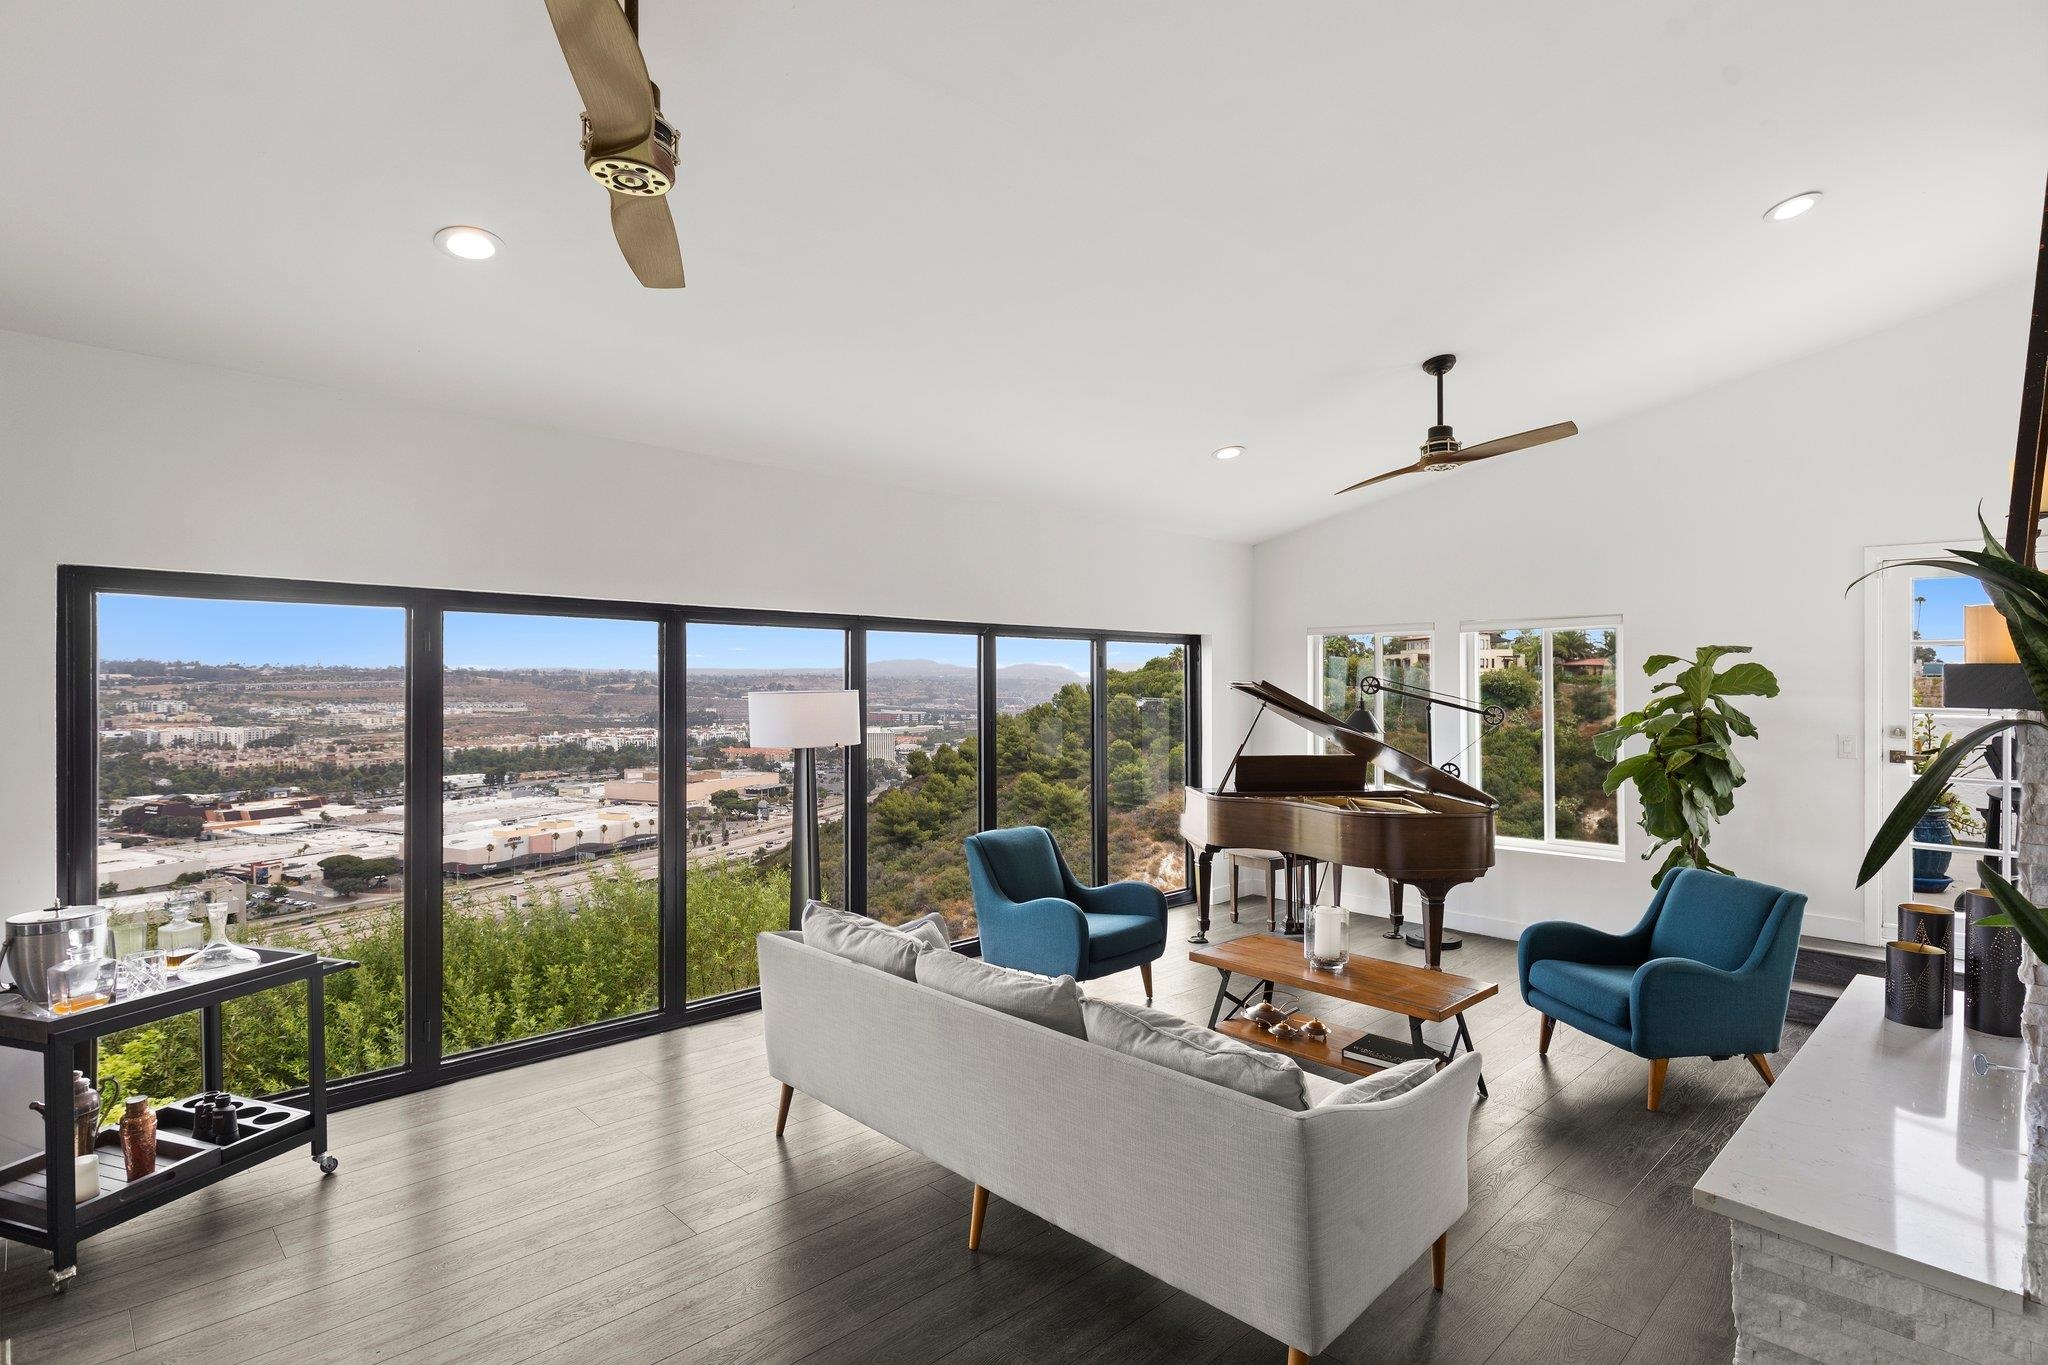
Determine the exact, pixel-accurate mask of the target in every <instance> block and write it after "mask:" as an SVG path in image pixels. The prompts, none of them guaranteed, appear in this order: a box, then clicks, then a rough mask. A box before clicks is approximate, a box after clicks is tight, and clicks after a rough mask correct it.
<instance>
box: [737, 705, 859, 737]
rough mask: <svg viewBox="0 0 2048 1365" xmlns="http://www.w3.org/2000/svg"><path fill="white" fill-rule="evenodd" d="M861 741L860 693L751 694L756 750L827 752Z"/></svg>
mask: <svg viewBox="0 0 2048 1365" xmlns="http://www.w3.org/2000/svg"><path fill="white" fill-rule="evenodd" d="M861 738H862V735H861V726H860V693H858V692H853V691H845V692H749V693H747V742H748V743H750V744H752V745H754V746H755V747H756V748H760V749H823V748H828V747H830V746H832V745H835V744H858V743H860V742H861Z"/></svg>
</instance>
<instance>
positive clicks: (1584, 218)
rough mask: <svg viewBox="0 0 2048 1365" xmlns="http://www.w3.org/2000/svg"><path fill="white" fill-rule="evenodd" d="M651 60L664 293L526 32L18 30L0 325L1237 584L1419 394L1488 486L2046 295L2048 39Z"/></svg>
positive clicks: (1558, 38)
mask: <svg viewBox="0 0 2048 1365" xmlns="http://www.w3.org/2000/svg"><path fill="white" fill-rule="evenodd" d="M642 9H643V20H642V24H643V30H644V37H645V45H646V48H647V52H648V57H649V65H650V68H651V70H652V72H653V75H654V77H655V79H656V80H657V81H658V82H659V83H660V84H661V87H662V89H663V92H664V95H665V99H664V104H665V106H666V108H667V110H668V112H669V114H670V116H671V117H672V118H673V120H674V121H675V122H676V123H677V125H678V126H679V128H680V130H681V135H682V143H683V158H682V161H683V164H682V168H681V171H680V186H679V188H678V190H677V192H676V193H675V195H674V196H673V201H672V202H673V204H674V208H675V212H676V219H677V223H678V227H679V229H680V234H681V239H682V245H683V257H684V262H685V264H686V267H687V269H688V272H689V279H690V285H689V288H688V289H686V290H683V291H681V292H651V291H646V290H642V289H640V288H639V287H637V286H636V285H635V284H634V282H633V279H632V277H631V275H630V274H629V273H628V272H627V270H626V268H625V266H624V264H623V263H622V262H621V261H620V260H619V258H618V256H617V253H616V250H615V248H614V247H613V244H612V241H611V238H610V233H609V230H608V226H607V222H606V217H605V202H604V195H603V192H602V191H601V190H600V189H598V188H597V187H596V186H595V185H594V184H592V183H591V182H590V181H589V180H588V179H587V178H586V177H585V176H584V173H583V171H582V169H581V166H580V163H579V159H578V156H577V152H576V148H575V138H576V113H577V110H578V107H579V106H578V103H577V99H576V95H575V91H574V88H573V87H572V86H571V84H570V82H569V78H568V75H567V72H566V69H565V67H564V66H563V63H562V59H561V56H560V53H559V51H558V50H557V48H556V46H555V41H554V37H553V33H552V31H551V29H550V27H549V24H548V21H547V15H546V13H545V11H544V10H543V8H542V6H541V4H540V0H431V3H420V0H405V2H404V3H401V2H400V0H348V3H345V4H277V3H266V4H258V3H253V0H251V2H249V3H204V2H203V0H193V2H190V3H181V4H175V5H173V4H164V3H161V0H107V2H106V3H96V4H87V5H32V4H28V3H23V2H21V0H14V2H13V3H9V4H7V5H6V9H5V20H4V32H0V327H4V328H9V329H15V330H20V331H27V332H35V333H42V334H46V335H50V336H56V337H62V338H67V339H71V340H77V341H84V342H90V343H94V344H99V345H105V346H112V347H118V348H122V349H127V350H134V351H141V352H148V353H152V354H158V355H164V356H171V357H176V358H180V359H187V360H193V361H200V362H207V363H212V364H218V365H224V366H229V367H233V368H238V369H244V370H250V371H257V372H262V373H267V374H273V375H279V376H285V377H290V378H296V379H304V380H309V381H314V382H319V383H326V384H332V385H337V386H340V387H344V388H350V389H357V390H364V391H370V392H375V393H382V394H389V395H392V396H394V397H396V398H399V399H402V400H405V401H410V402H421V403H428V404H433V405H438V406H447V407H454V408H459V409H465V410H472V411H479V412H487V413H491V414H494V415H499V416H505V417H512V418H517V419H522V420H528V421H533V422H539V423H545V424H549V425H553V426H558V427H562V428H566V429H570V430H577V431H588V432H592V433H598V434H602V435H607V436H616V437H624V438H628V439H632V440H637V441H642V442H646V443H649V444H651V445H654V446H658V447H665V448H672V449H681V450H692V451H700V452H703V453H707V454H713V455H720V456H725V457H729V458H733V459H740V460H747V461H755V462H759V463H764V464H770V465H777V466H784V467H788V468H791V469H795V470H832V471H835V472H838V473H840V474H845V475H851V476H853V477H857V478H864V479H868V480H872V481H873V482H875V483H877V484H879V485H884V486H901V487H916V488H925V489H932V490H957V491H959V492H961V493H963V494H967V495H992V496H1018V495H1027V494H1028V495H1030V496H1032V497H1034V498H1037V499H1052V500H1060V501H1067V502H1071V503H1073V504H1074V505H1076V506H1087V507H1092V508H1095V509H1097V510H1107V511H1109V512H1111V513H1113V514H1115V515H1119V516H1125V517H1128V518H1129V519H1130V520H1131V521H1132V522H1133V523H1134V524H1136V525H1142V526H1173V527H1178V528H1180V529H1184V530H1191V531H1197V532H1201V533H1205V534H1210V535H1215V536H1222V537H1228V538H1233V539H1240V540H1254V539H1259V538H1262V537H1264V536H1267V535H1271V534H1273V533H1276V532H1278V531H1281V530H1285V529H1288V528H1290V527H1294V526H1298V525H1301V524H1303V523H1306V522H1309V521H1312V520H1315V519H1318V518H1320V517H1324V516H1328V515H1330V514H1331V513H1333V512H1335V511H1337V510H1340V508H1342V507H1348V506H1350V505H1352V504H1351V503H1350V502H1348V501H1347V502H1344V503H1339V502H1338V501H1337V500H1336V499H1334V498H1332V497H1331V493H1332V491H1333V490H1334V489H1336V488H1338V487H1340V486H1342V485H1343V484H1346V483H1350V482H1352V481H1353V480H1355V479H1358V478H1362V477H1364V476H1365V475H1367V474H1371V473H1377V472H1379V471H1381V470H1383V469H1388V468H1392V467H1394V466H1396V465H1398V464H1403V463H1406V462H1408V461H1409V460H1411V459H1412V458H1413V455H1414V447H1415V444H1416V442H1417V441H1419V440H1420V438H1421V436H1422V429H1423V427H1424V426H1426V425H1427V423H1428V421H1429V417H1430V414H1429V402H1430V394H1429V384H1428V380H1427V379H1426V378H1425V377H1424V376H1423V375H1422V374H1421V373H1420V371H1419V370H1417V369H1416V368H1415V366H1416V364H1417V363H1418V362H1420V361H1421V360H1422V359H1423V358H1424V357H1425V356H1427V355H1430V354H1431V353H1433V352H1437V351H1444V350H1451V351H1456V352H1457V353H1458V354H1459V355H1460V357H1461V363H1460V365H1459V368H1458V369H1457V371H1456V372H1455V373H1454V374H1453V375H1452V376H1451V378H1450V404H1451V412H1450V416H1451V419H1452V421H1453V422H1454V423H1455V424H1456V426H1457V429H1458V433H1459V435H1460V436H1461V437H1463V438H1464V439H1466V440H1467V441H1477V440H1483V439H1487V438H1490V437H1494V436H1499V435H1504V434H1506V433H1509V432H1513V431H1518V430H1521V429H1523V428H1526V427H1533V426H1538V425H1541V424H1544V423H1549V422H1554V421H1558V420H1561V419H1563V418H1567V417H1569V418H1575V419H1577V420H1578V422H1579V423H1580V425H1581V426H1582V427H1585V428H1586V429H1588V430H1592V429H1594V428H1595V427H1597V426H1598V425H1599V424H1600V423H1601V422H1602V421H1603V420H1607V419H1611V418H1612V417H1614V416H1615V415H1617V414H1619V413H1621V412H1624V411H1627V410H1631V409H1634V408H1639V407H1642V406H1645V405H1647V404H1650V403H1653V402H1656V401H1659V400H1660V399H1664V398H1668V397H1672V396H1675V395H1677V394H1679V393H1682V392H1686V391H1691V390H1696V389H1699V388H1702V387H1705V386H1708V385H1710V384H1713V383H1715V382H1718V381H1720V380H1722V379H1726V378H1730V377H1732V376H1734V375H1736V374H1739V373H1742V372H1745V371H1749V370H1754V369H1756V368H1759V367H1762V366H1765V365H1769V364H1772V363H1774V362H1776V361H1779V360H1782V359H1784V358H1787V357H1789V356H1792V355H1795V354H1799V353H1802V352H1806V351H1810V350H1812V349H1814V348H1816V347H1819V346H1823V345H1826V344H1829V343H1831V342H1833V341H1837V340H1841V339H1845V338H1847V337H1849V336H1852V335H1855V334H1858V333H1862V332H1867V331H1870V330H1872V329H1874V328H1877V327H1880V326H1883V325H1885V324H1886V323H1889V322H1892V321H1894V320H1898V319H1902V318H1904V317H1907V316H1910V315H1912V314H1914V313H1917V312H1921V311H1924V310H1927V309H1929V308H1932V307H1936V306H1938V305H1941V304H1943V303H1946V302H1949V301H1951V300H1953V299H1957V298H1961V297H1963V296H1966V295H1969V294H1972V293H1976V292H1978V291H1981V290H1983V289H1986V288H1989V287H1992V286H1994V285H1996V284H1999V283H2001V282H2003V281H2006V280H2009V279H2012V278H2014V277H2016V276H2020V275H2023V274H2025V273H2026V272H2028V271H2030V270H2031V269H2032V264H2033V259H2032V258H2033V246H2034V242H2035V237H2034V232H2035V229H2036V227H2037V226H2038V222H2039V216H2038V215H2039V210H2040V204H2041V191H2042V178H2043V174H2044V172H2048V7H2044V6H2042V5H2040V4H2039V3H2037V2H2036V0H2010V2H2007V0H1973V2H1972V3H1968V4H1953V5H1932V4H1927V3H1925V0H1878V2H1876V3H1873V0H1812V2H1807V3H1799V4H1772V3H1765V2H1764V0H1727V2H1725V3H1712V4H1709V3H1697V2H1695V0H1684V2H1683V3H1679V2H1677V0H1601V2H1599V3H1589V2H1588V0H1573V3H1569V4H1548V5H1531V4H1526V3H1519V2H1518V3H1512V4H1509V3H1489V4H1472V5H1422V4H1398V5H1397V4H1390V3H1377V2H1368V0H1335V2H1332V0H1287V2H1286V3H1275V4H1245V3H1242V0H888V2H887V3H882V2H865V0H805V2H804V3H785V2H779V0H722V2H721V3H707V0H642ZM1814 188H1818V189H1821V190H1824V191H1825V192H1826V198H1825V200H1824V202H1823V203H1822V205H1821V207H1820V208H1819V209H1818V210H1817V211H1816V212H1814V213H1813V214H1811V215H1809V216H1808V217H1806V218H1804V219H1802V220H1799V221H1796V222H1793V223H1788V224H1765V223H1763V222H1762V221H1761V220H1760V215H1761V214H1762V213H1763V211H1764V209H1765V208H1766V207H1767V206H1769V205H1770V204H1771V203H1773V202H1775V201H1777V200H1779V199H1782V198H1784V197H1785V196H1787V195H1790V194H1793V193H1795V192H1797V191H1800V190H1806V189H1814ZM449 223H476V224H481V225H483V226H485V227H487V228H489V229H491V230H492V231H494V232H496V233H497V234H499V235H500V236H501V237H502V238H503V239H504V241H505V243H506V247H505V251H504V253H503V254H502V255H501V256H500V257H499V258H498V259H497V260H495V261H492V262H490V263H488V264H486V265H482V266H470V265H465V264H462V263H458V262H456V261H453V260H450V259H449V258H447V257H445V256H443V255H441V254H440V253H438V252H437V251H435V250H434V248H433V247H432V245H431V241H430V239H431V236H432V234H433V232H434V230H435V229H436V228H439V227H441V226H443V225H445V224H449ZM2020 359H2021V357H2020V356H2019V355H2018V354H2017V353H2016V354H2015V355H2014V356H2013V365H2014V370H2015V377H2016V376H2017V372H2018V368H2019V365H2020ZM109 401H118V396H117V395H109ZM81 420H90V418H89V414H81ZM1766 436H1767V434H1764V433H1760V439H1762V438H1764V437H1766ZM1232 442H1237V443H1242V444H1244V445H1246V446H1247V447H1248V448H1249V454H1247V456H1246V457H1245V458H1243V459H1239V460H1236V461H1232V462H1230V463H1228V464H1224V463H1219V462H1217V461H1214V460H1212V459H1210V457H1209V452H1210V451H1212V450H1213V449H1215V448H1216V447H1218V446H1221V445H1224V444H1227V443H1232ZM15 454H19V455H25V456H30V457H32V456H33V454H34V452H15ZM1510 458H1513V459H1517V460H1529V461H1538V460H1541V461H1549V462H1551V463H1553V464H1554V465H1555V466H1556V468H1557V470H1558V472H1559V476H1560V483H1559V485H1558V486H1559V487H1560V489H1568V488H1569V479H1570V471H1571V468H1572V464H1571V462H1572V445H1571V443H1570V442H1565V443H1563V444H1560V445H1555V446H1549V447H1545V448H1542V449H1540V450H1536V451H1532V452H1528V453H1525V454H1522V455H1517V456H1513V457H1510ZM1646 458H1654V452H1647V453H1646ZM1458 477H1460V478H1461V479H1469V480H1472V481H1474V482H1473V487H1474V490H1475V494H1477V493H1480V492H1481V491H1482V490H1483V481H1484V479H1485V478H1486V472H1485V469H1484V467H1483V466H1482V467H1480V468H1479V469H1476V470H1473V471H1469V472H1467V473H1464V474H1461V475H1459V476H1458ZM1403 486H1404V482H1396V483H1395V484H1393V485H1392V486H1391V487H1390V488H1389V489H1387V490H1384V491H1377V490H1376V491H1375V492H1374V493H1372V494H1368V495H1362V496H1371V497H1380V496H1390V497H1398V496H1400V495H1401V490H1402V488H1403ZM1353 496H1354V497H1357V496H1361V495H1353ZM768 510H770V509H739V508H735V509H732V511H733V514H734V515H748V514H750V513H753V512H757V511H758V512H766V511H768Z"/></svg>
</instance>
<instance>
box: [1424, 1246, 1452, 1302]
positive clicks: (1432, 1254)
mask: <svg viewBox="0 0 2048 1365" xmlns="http://www.w3.org/2000/svg"><path fill="white" fill-rule="evenodd" d="M1450 1250H1451V1234H1450V1233H1448V1232H1446V1233H1445V1234H1444V1235H1443V1236H1441V1237H1439V1238H1437V1239H1436V1240H1435V1241H1434V1242H1431V1243H1430V1244H1429V1284H1430V1287H1431V1288H1432V1289H1434V1290H1436V1292H1437V1293H1439V1294H1441V1293H1443V1292H1444V1259H1445V1257H1447V1256H1448V1255H1449V1254H1450Z"/></svg>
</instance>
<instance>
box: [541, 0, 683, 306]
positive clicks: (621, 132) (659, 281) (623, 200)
mask: <svg viewBox="0 0 2048 1365" xmlns="http://www.w3.org/2000/svg"><path fill="white" fill-rule="evenodd" d="M623 4H624V8H621V7H620V5H621V0H547V6H548V18H549V19H550V20H552V21H553V22H554V25H555V38H556V40H557V41H559V42H560V43H561V45H562V55H563V56H564V57H566V58H568V59H569V75H570V77H571V78H572V79H574V80H575V82H576V93H577V94H579V95H581V96H582V97H583V166H584V169H585V170H587V171H589V172H590V174H591V175H592V177H594V178H595V179H596V180H597V183H598V184H600V185H603V186H604V187H605V189H607V190H609V191H610V192H611V201H612V235H613V236H614V237H616V238H618V241H619V252H620V254H621V255H623V256H624V257H625V258H626V264H627V265H629V266H631V267H632V268H633V274H634V275H636V276H638V277H639V280H640V283H642V284H644V285H646V286H647V287H648V288H649V289H681V288H682V287H683V253H682V249H681V248H680V247H678V246H677V245H676V223H675V218H674V217H673V216H672V215H671V214H670V213H669V208H668V200H667V199H666V198H665V196H666V195H667V194H668V192H669V190H670V189H672V188H673V187H674V186H675V183H676V130H675V126H674V125H673V124H671V123H670V122H669V121H668V120H667V119H665V118H663V117H662V116H661V90H660V88H659V87H658V86H656V85H655V84H654V82H653V81H651V80H649V79H648V77H647V61H646V59H645V58H644V57H642V56H641V55H640V0H623Z"/></svg>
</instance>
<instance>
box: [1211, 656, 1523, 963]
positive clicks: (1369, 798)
mask: <svg viewBox="0 0 2048 1365" xmlns="http://www.w3.org/2000/svg"><path fill="white" fill-rule="evenodd" d="M1231 686H1232V687H1233V688H1235V689H1236V690H1238V691H1239V692H1243V693H1245V694H1246V695H1247V696H1250V697H1252V698H1254V699H1255V700H1257V701H1258V702H1259V715H1258V716H1254V717H1253V718H1252V726H1253V728H1254V729H1256V728H1257V726H1258V723H1259V717H1260V716H1264V715H1265V714H1266V712H1267V711H1268V710H1273V711H1278V712H1279V713H1280V714H1281V715H1283V716H1285V717H1287V718H1288V719H1289V720H1291V721H1293V722H1294V723H1295V724H1296V725H1299V726H1300V727H1301V728H1302V729H1304V730H1306V731H1308V732H1309V733H1310V734H1312V735H1317V736H1319V737H1321V738H1323V739H1326V740H1329V741H1331V742H1332V743H1334V744H1336V745H1337V746H1338V747H1340V748H1341V749H1343V750H1344V752H1343V753H1340V754H1247V753H1245V752H1244V745H1245V743H1248V742H1249V741H1250V740H1251V731H1250V730H1247V731H1246V732H1245V737H1244V741H1242V742H1240V743H1239V745H1238V751H1237V755H1236V756H1235V757H1234V758H1233V759H1232V760H1231V764H1230V768H1229V770H1227V771H1226V772H1225V773H1224V774H1223V780H1222V781H1221V782H1220V783H1218V784H1217V788H1216V790H1215V791H1206V792H1205V791H1201V790H1198V789H1196V788H1193V787H1190V788H1189V789H1188V793H1187V808H1186V810H1185V812H1184V813H1183V814H1182V815H1181V820H1180V832H1181V837H1182V838H1183V839H1185V840H1187V842H1188V846H1189V847H1190V848H1192V849H1193V850H1194V851H1195V906H1196V913H1197V914H1198V915H1199V917H1200V918H1199V921H1198V924H1197V928H1196V930H1195V934H1194V936H1193V938H1192V939H1190V940H1189V941H1190V942H1193V943H1207V942H1208V941H1209V893H1210V888H1211V885H1212V879H1213V870H1212V864H1213V863H1214V862H1215V858H1216V854H1217V853H1218V851H1220V850H1223V849H1231V848H1269V849H1274V850H1277V851H1278V852H1281V853H1284V854H1288V855H1290V856H1291V857H1294V858H1307V859H1314V860H1316V861H1318V862H1324V863H1328V864H1330V865H1332V866H1333V867H1369V868H1372V869H1374V870H1375V871H1377V872H1381V873H1384V874H1385V875H1386V876H1387V878H1388V879H1389V880H1390V881H1392V882H1394V883H1396V884H1405V885H1409V886H1413V887H1414V888H1415V889H1416V890H1417V891H1419V892H1421V894H1422V918H1423V945H1424V946H1423V952H1424V955H1425V957H1426V958H1427V960H1428V963H1429V965H1430V966H1431V967H1432V968H1440V967H1441V965H1442V964H1441V959H1442V956H1443V933H1444V900H1445V898H1446V897H1447V896H1449V895H1450V892H1451V888H1452V887H1454V886H1459V885H1462V884H1463V883H1465V882H1469V881H1475V880H1477V879H1478V878H1480V877H1483V876H1485V875H1486V870H1487V869H1488V868H1490V867H1492V866H1493V815H1494V810H1495V808H1496V807H1497V806H1498V805H1499V803H1498V802H1497V801H1495V800H1494V799H1493V798H1492V797H1490V796H1488V795H1487V794H1486V793H1485V792H1483V791H1480V790H1479V789H1478V788H1477V787H1474V786H1471V785H1469V784H1467V783H1465V782H1461V781H1459V780H1458V779H1457V778H1455V777H1453V776H1451V775H1450V774H1449V773H1447V772H1444V771H1442V770H1441V769H1439V768H1436V767H1434V766H1432V765H1431V764H1429V763H1427V762H1425V761H1423V760H1422V759H1419V758H1417V757H1415V756H1414V755H1413V754H1408V753H1403V752H1402V751H1401V750H1399V749H1396V748H1395V747H1394V746H1393V745H1391V744H1387V743H1385V742H1383V741H1381V740H1377V739H1374V738H1373V737H1372V736H1371V735H1368V734H1366V733H1364V732H1363V731H1361V730H1356V729H1353V728H1352V727H1351V726H1349V725H1346V724H1345V723H1344V722H1343V721H1340V720H1338V719H1337V718H1336V717H1335V716H1333V715H1331V714H1330V713H1329V712H1327V711H1324V710H1321V709H1320V708H1318V707H1315V706H1311V705H1310V704H1309V703H1307V702H1305V701H1303V700H1302V699H1301V698H1300V697H1297V696H1294V695H1293V694H1292V693H1289V692H1286V691H1284V690H1282V689H1281V688H1279V687H1276V686H1274V685H1273V684H1272V683H1270V682H1250V683H1246V682H1240V683H1232V684H1231ZM1375 763H1377V764H1378V765H1379V768H1380V770H1381V772H1382V773H1383V774H1384V775H1385V776H1386V777H1388V778H1391V779H1393V780H1394V781H1395V782H1396V783H1398V784H1399V785H1375V783H1374V781H1373V765H1374V764H1375ZM1233 776H1234V777H1235V779H1236V780H1235V784H1234V785H1233V783H1232V778H1233ZM1225 788H1230V790H1225ZM1399 903H1400V902H1399V900H1398V898H1397V899H1396V901H1395V904H1396V905H1397V906H1398V905H1399ZM1398 927H1399V926H1398V925H1397V926H1396V928H1397V929H1398Z"/></svg>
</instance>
